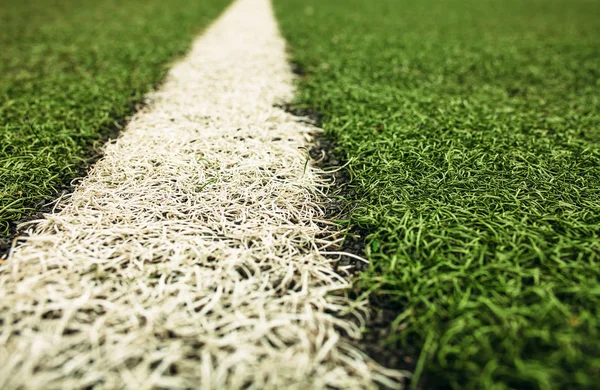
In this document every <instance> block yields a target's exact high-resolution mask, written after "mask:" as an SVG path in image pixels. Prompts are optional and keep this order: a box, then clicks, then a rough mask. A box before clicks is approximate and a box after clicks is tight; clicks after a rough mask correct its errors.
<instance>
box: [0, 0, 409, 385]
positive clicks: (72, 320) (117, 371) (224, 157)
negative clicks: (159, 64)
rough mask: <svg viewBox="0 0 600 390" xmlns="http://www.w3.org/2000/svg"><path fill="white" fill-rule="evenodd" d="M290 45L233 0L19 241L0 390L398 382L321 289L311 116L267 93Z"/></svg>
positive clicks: (247, 0)
mask: <svg viewBox="0 0 600 390" xmlns="http://www.w3.org/2000/svg"><path fill="white" fill-rule="evenodd" d="M284 49H285V44H284V41H283V40H282V38H281V37H280V35H279V33H278V30H277V26H276V23H275V20H274V18H273V15H272V10H271V5H270V2H269V1H268V0H240V1H237V2H235V3H234V4H233V5H232V6H231V7H230V8H229V9H228V11H227V12H226V13H225V14H224V15H223V16H222V17H221V18H220V19H219V20H218V21H217V22H216V23H215V24H214V25H213V26H212V27H211V28H210V29H209V30H208V31H207V32H206V33H205V34H204V35H203V36H202V37H200V38H199V39H198V40H197V41H196V42H195V43H194V45H193V48H192V50H191V52H190V53H189V55H188V56H187V57H186V58H185V59H184V60H183V61H181V62H180V63H178V64H177V65H176V66H175V67H174V68H173V69H172V70H171V72H170V74H169V76H168V79H167V81H166V83H165V84H164V85H163V87H162V88H161V89H160V90H159V91H158V92H156V93H154V94H152V95H151V97H150V98H151V100H152V103H151V105H150V107H149V108H148V109H146V110H144V111H143V112H141V113H138V114H137V115H136V116H135V117H134V119H133V120H132V122H131V123H130V124H129V125H128V126H127V128H126V130H125V132H124V134H123V135H122V137H120V138H119V139H118V140H117V141H116V142H113V143H112V144H110V145H109V146H108V147H107V148H106V155H105V157H104V158H103V159H102V160H101V161H100V162H98V163H97V164H96V165H95V167H94V168H93V169H92V170H91V172H90V174H89V176H88V177H87V178H86V179H85V180H84V181H83V182H82V184H81V185H80V186H79V187H78V189H77V190H76V191H75V193H74V194H73V195H72V196H70V197H69V199H67V200H65V201H63V202H62V204H61V211H60V212H58V213H57V214H52V215H48V216H47V217H46V219H45V220H43V221H41V222H40V223H39V224H38V225H37V226H36V227H35V230H34V231H32V232H30V235H29V236H28V237H27V238H24V239H23V240H24V242H23V243H22V244H21V245H19V246H18V247H17V248H16V249H15V250H14V252H13V253H12V255H11V256H10V257H9V259H8V260H7V262H6V264H4V265H3V266H2V267H1V268H0V294H1V296H2V298H1V299H0V313H1V316H0V318H1V321H2V322H1V325H0V332H1V333H0V387H1V388H4V389H11V388H21V387H22V388H44V389H51V388H57V389H71V388H82V387H86V386H92V385H96V386H97V387H94V388H107V389H116V388H129V389H154V388H173V389H174V388H203V389H207V388H215V389H224V388H228V389H237V388H265V389H267V388H268V389H283V388H286V389H290V388H298V389H306V388H326V387H328V386H331V387H335V388H344V389H350V388H375V387H376V385H377V383H380V384H386V385H389V386H393V387H397V386H398V384H399V381H400V378H401V374H400V373H399V372H396V371H392V370H386V369H384V368H382V367H380V366H378V365H377V364H375V363H374V362H373V361H371V360H370V359H369V358H368V357H366V356H365V355H364V354H362V353H360V352H359V351H357V350H356V349H354V348H353V347H351V346H350V345H349V344H348V343H347V342H346V341H344V338H342V337H341V334H342V333H347V334H348V335H349V336H350V337H359V334H360V330H359V329H358V327H357V326H356V325H355V324H354V323H353V322H351V321H348V320H345V319H341V318H340V317H339V315H341V314H343V313H345V312H346V311H350V308H351V306H352V305H353V303H351V302H350V301H348V300H347V299H345V298H343V297H342V296H341V295H339V294H338V295H337V296H335V295H328V293H330V292H332V291H337V290H342V289H344V288H346V287H347V286H348V283H347V282H346V281H345V280H344V279H343V278H342V277H341V276H339V275H337V274H335V273H334V272H333V270H332V264H331V261H330V260H328V259H326V258H325V257H323V256H322V255H320V254H319V251H320V250H323V249H324V248H325V247H327V246H330V245H331V243H332V241H333V240H335V239H336V234H335V233H334V232H333V231H331V230H330V229H329V228H323V227H322V226H323V224H322V223H320V222H321V221H320V219H321V218H323V212H322V210H321V209H320V207H319V200H320V199H321V197H320V193H319V191H320V190H319V188H323V185H325V184H324V183H322V181H321V179H320V178H319V176H318V172H317V170H316V169H314V168H313V167H311V166H310V164H309V165H308V167H307V168H306V169H305V163H306V156H305V154H304V153H303V152H302V150H301V149H300V148H303V147H306V146H308V144H309V142H310V139H311V135H310V134H311V133H312V132H313V131H314V129H311V128H309V127H308V126H306V125H302V124H301V123H299V122H298V121H297V120H295V119H294V118H293V117H292V116H290V115H289V114H287V113H285V112H284V111H282V110H281V109H278V108H274V104H275V103H277V102H280V101H282V100H289V99H291V97H292V93H293V87H292V85H293V84H292V80H293V76H292V74H291V72H290V68H289V66H288V64H287V62H286V56H285V50H284ZM354 305H356V304H355V303H354ZM359 309H360V310H364V305H363V307H359ZM354 313H355V315H357V316H360V315H361V314H360V313H356V311H355V312H354ZM336 315H338V317H336Z"/></svg>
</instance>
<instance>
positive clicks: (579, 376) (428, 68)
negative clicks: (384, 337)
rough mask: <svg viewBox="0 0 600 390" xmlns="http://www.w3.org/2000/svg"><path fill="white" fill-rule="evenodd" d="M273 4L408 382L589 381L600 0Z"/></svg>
mask: <svg viewBox="0 0 600 390" xmlns="http://www.w3.org/2000/svg"><path fill="white" fill-rule="evenodd" d="M275 4H276V11H277V14H278V17H279V20H280V23H281V26H282V29H283V31H284V35H285V36H286V37H287V39H288V41H289V43H290V46H291V48H290V50H291V54H292V57H293V59H294V61H295V62H297V63H298V64H299V65H300V67H301V69H303V72H304V74H303V76H302V78H301V81H300V85H299V95H298V98H297V101H296V106H297V107H298V108H300V109H313V110H317V111H318V112H319V113H320V114H321V115H322V120H321V125H322V126H323V127H324V129H325V132H326V134H327V136H328V137H330V138H332V139H334V140H335V142H336V143H337V145H338V146H337V148H336V152H337V153H339V154H340V155H342V156H343V157H344V158H345V159H346V160H347V161H348V162H349V165H348V167H347V169H348V171H349V172H350V174H351V182H350V184H349V185H350V191H349V192H348V194H349V195H348V200H349V201H350V202H352V203H353V204H355V206H356V208H355V209H354V211H353V212H352V214H351V217H350V222H351V224H352V225H353V226H355V227H359V228H362V229H367V230H368V231H369V232H370V234H369V235H368V237H367V240H366V252H367V255H368V257H369V260H370V261H371V266H370V268H369V270H368V271H366V272H364V273H363V274H362V276H360V277H359V279H358V281H357V283H358V286H359V287H360V288H361V289H362V291H367V292H370V293H371V297H372V298H373V300H374V301H378V302H379V303H380V304H381V305H386V306H387V307H391V308H395V310H396V311H397V314H398V316H397V318H396V320H395V321H394V322H393V323H391V324H390V327H391V328H392V331H393V336H392V338H391V339H390V340H388V341H389V342H390V344H389V346H388V348H392V349H394V348H398V350H400V349H402V350H406V348H411V347H414V348H415V351H416V353H417V354H418V363H417V365H416V369H415V375H416V380H414V381H413V382H412V385H413V386H417V385H418V384H419V383H428V386H431V387H446V386H448V387H452V388H456V389H475V388H486V389H507V388H520V389H559V388H562V389H576V388H600V23H598V15H600V2H598V1H588V0H528V1H522V0H505V1H495V0H445V1H438V0H421V1H409V0H376V1H375V0H374V1H364V0H278V1H276V2H275ZM423 378H425V379H426V381H425V382H423V381H422V380H423Z"/></svg>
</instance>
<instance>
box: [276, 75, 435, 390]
mask: <svg viewBox="0 0 600 390" xmlns="http://www.w3.org/2000/svg"><path fill="white" fill-rule="evenodd" d="M292 69H293V70H294V73H296V75H298V76H299V77H304V72H303V71H302V69H301V68H300V67H299V66H298V65H296V64H294V65H293V67H292ZM280 108H283V109H284V110H286V111H287V112H289V113H291V114H293V115H295V116H298V117H302V118H306V119H307V122H309V123H310V124H312V125H315V126H317V127H319V126H320V121H321V119H322V115H321V114H320V113H318V112H316V111H314V110H312V109H306V108H301V107H297V106H294V105H293V104H285V105H281V106H280ZM336 146H337V145H336V142H335V140H334V139H332V138H331V137H328V136H327V135H325V134H323V133H320V134H318V135H316V137H315V141H314V144H313V146H312V148H311V149H310V150H309V154H310V157H311V160H312V161H313V162H315V166H317V167H319V168H320V169H322V170H324V171H325V172H327V171H332V170H335V172H328V173H326V178H327V179H330V180H335V183H336V184H335V188H333V189H332V190H331V192H330V193H329V194H328V196H329V197H330V198H329V199H328V202H327V204H326V205H325V212H326V218H327V219H328V220H337V221H347V220H349V216H350V214H351V213H352V210H353V207H354V204H353V203H352V202H349V201H347V200H346V199H349V198H352V197H353V196H354V195H355V194H353V193H352V192H353V191H354V190H353V189H351V188H349V186H348V184H349V182H350V180H351V177H350V174H349V173H348V171H347V170H345V169H341V170H337V169H336V168H339V167H341V166H343V165H344V164H345V163H346V161H344V158H343V157H342V156H341V155H340V154H338V153H336V152H335V151H336V150H337V148H336ZM368 234H369V233H368V231H366V230H362V229H359V228H356V227H353V226H349V229H348V230H347V233H346V236H345V239H344V241H343V243H342V244H341V245H340V246H338V247H337V248H332V250H335V251H342V252H347V253H351V254H354V255H358V256H361V257H363V258H364V257H366V254H365V239H366V237H367V235H368ZM345 265H351V266H352V267H353V268H352V270H353V271H352V273H353V274H354V275H358V274H359V273H360V272H362V271H364V270H366V269H367V268H368V265H367V264H365V263H363V262H361V261H359V260H356V259H354V258H352V257H349V256H342V258H341V259H340V261H339V262H338V263H337V264H336V267H339V266H345ZM361 293H362V292H361V291H359V290H353V291H350V296H351V297H352V298H358V296H359V295H360V294H361ZM369 303H370V310H371V313H370V314H371V316H370V318H369V319H368V321H367V323H366V332H365V333H364V334H363V337H362V339H361V340H360V341H359V342H356V341H351V343H352V344H353V345H355V346H356V347H357V348H359V349H360V350H361V351H363V352H365V353H366V354H367V355H369V356H370V357H371V358H373V359H374V360H375V361H377V362H378V363H379V364H381V365H382V366H384V367H387V368H393V369H398V370H405V371H409V372H413V371H414V370H415V366H416V363H417V360H418V356H419V351H418V350H417V349H414V350H408V349H406V348H405V347H402V346H401V345H400V344H399V343H394V342H391V343H390V342H388V338H389V336H390V335H392V334H393V333H394V332H392V331H391V324H392V323H393V322H394V320H395V319H396V317H397V316H398V314H400V313H401V312H402V309H401V308H398V307H389V306H386V305H385V304H384V303H383V302H378V300H377V298H376V297H374V296H373V295H371V297H370V298H369ZM404 385H405V387H406V388H409V387H412V388H415V389H419V390H425V389H442V388H443V386H442V385H441V384H439V383H435V382H434V381H433V380H431V378H426V377H423V376H422V377H421V378H420V381H419V383H418V384H416V385H414V384H412V383H411V382H410V379H408V380H407V381H406V382H405V384H404Z"/></svg>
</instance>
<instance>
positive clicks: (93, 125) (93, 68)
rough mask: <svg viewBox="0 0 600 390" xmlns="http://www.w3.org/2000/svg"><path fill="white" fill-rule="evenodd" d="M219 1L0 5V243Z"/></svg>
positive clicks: (62, 0)
mask: <svg viewBox="0 0 600 390" xmlns="http://www.w3.org/2000/svg"><path fill="white" fill-rule="evenodd" d="M228 3H229V1H227V0H203V1H194V0H174V1H169V2H164V1H160V0H143V1H141V0H125V1H116V0H103V1H94V2H86V1H76V0H59V1H50V0H39V1H33V0H0V26H2V31H1V32H0V182H1V183H2V187H1V188H0V237H7V235H8V234H9V230H10V226H11V225H10V223H11V222H14V221H17V220H20V219H21V218H23V217H26V216H27V215H28V214H31V213H32V212H33V211H34V209H35V208H36V207H39V205H40V202H43V201H47V200H49V198H50V197H52V196H54V195H55V194H56V193H57V192H58V191H59V190H60V189H62V188H64V186H65V185H68V183H69V181H70V180H71V179H73V178H74V177H76V176H77V175H79V174H80V173H82V170H81V169H82V168H83V167H85V166H86V165H87V162H88V161H89V158H90V157H91V156H93V155H94V154H96V153H95V152H94V150H93V148H94V145H95V144H97V142H98V141H100V140H102V139H106V138H107V137H108V136H109V134H111V132H112V133H114V132H115V130H117V129H116V127H115V122H121V121H122V120H123V119H124V118H125V116H127V115H129V114H131V113H132V112H133V111H134V107H135V104H137V103H140V102H141V101H142V98H143V96H144V94H145V93H146V92H148V91H149V90H150V89H152V88H153V86H155V85H156V84H157V83H158V82H159V81H160V80H161V78H162V77H163V76H164V74H165V73H166V71H167V69H168V66H169V61H170V60H172V59H173V58H174V57H176V56H178V55H181V54H183V53H184V51H185V50H186V49H187V48H188V45H189V44H190V42H191V40H192V37H194V36H195V35H196V34H197V33H199V32H200V31H201V29H202V28H203V27H205V26H206V24H207V23H208V22H209V21H211V20H213V19H214V18H215V17H216V16H217V15H218V13H219V12H220V11H221V10H222V9H223V8H224V7H225V5H226V4H228ZM0 244H1V243H0Z"/></svg>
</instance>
